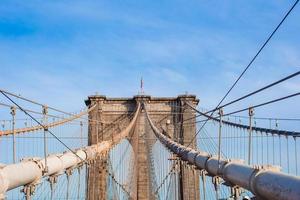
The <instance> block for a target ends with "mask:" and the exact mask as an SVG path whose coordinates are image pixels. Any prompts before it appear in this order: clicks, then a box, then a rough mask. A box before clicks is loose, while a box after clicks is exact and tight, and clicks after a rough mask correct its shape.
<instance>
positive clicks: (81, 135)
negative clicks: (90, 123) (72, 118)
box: [80, 121, 83, 147]
mask: <svg viewBox="0 0 300 200" xmlns="http://www.w3.org/2000/svg"><path fill="white" fill-rule="evenodd" d="M80 143H81V146H82V147H83V122H82V121H80Z"/></svg>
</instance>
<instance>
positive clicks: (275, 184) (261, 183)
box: [146, 111, 300, 200]
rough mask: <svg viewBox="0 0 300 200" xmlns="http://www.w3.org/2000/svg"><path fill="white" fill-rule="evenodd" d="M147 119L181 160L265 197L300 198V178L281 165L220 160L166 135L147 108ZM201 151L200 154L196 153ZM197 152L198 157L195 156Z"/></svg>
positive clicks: (210, 174) (159, 137) (292, 199)
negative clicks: (152, 118) (278, 166)
mask: <svg viewBox="0 0 300 200" xmlns="http://www.w3.org/2000/svg"><path fill="white" fill-rule="evenodd" d="M146 115H147V119H148V121H149V124H150V126H151V128H152V129H153V131H154V133H155V135H156V137H157V138H158V139H159V140H160V141H161V143H162V144H164V145H165V146H166V147H167V148H168V149H169V150H170V151H172V152H173V153H175V154H176V155H177V156H178V157H179V158H180V159H181V160H183V161H188V162H189V163H190V164H192V165H195V166H196V167H197V168H198V169H200V170H205V171H207V172H208V175H209V176H212V177H214V176H219V177H222V178H223V179H224V181H226V182H227V183H230V184H231V185H232V186H239V187H242V188H244V189H247V190H249V191H251V192H252V193H253V194H255V195H256V196H257V197H258V198H261V199H274V200H276V199H284V200H298V199H300V177H298V176H293V175H289V174H284V173H282V172H279V171H278V168H275V167H271V166H267V167H260V168H259V167H254V166H250V165H246V164H243V163H241V161H240V160H225V159H222V158H221V159H220V161H219V160H218V156H211V155H209V154H208V153H206V152H200V151H196V150H194V149H190V148H186V147H184V146H182V145H181V144H179V143H177V142H175V141H172V140H171V139H170V138H168V137H166V136H165V135H163V134H162V133H161V132H160V131H159V130H158V129H157V128H156V127H155V126H154V124H153V122H152V121H151V119H150V117H149V115H148V113H147V111H146ZM195 151H196V152H197V153H196V152H195ZM195 154H196V156H195Z"/></svg>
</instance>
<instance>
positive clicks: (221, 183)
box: [0, 72, 300, 200]
mask: <svg viewBox="0 0 300 200" xmlns="http://www.w3.org/2000/svg"><path fill="white" fill-rule="evenodd" d="M299 73H300V72H298V73H295V74H294V75H291V76H289V77H288V78H292V77H293V76H296V75H297V74H299ZM285 79H286V78H284V79H283V80H285ZM279 82H280V81H279ZM1 93H2V94H4V96H5V97H7V99H8V100H9V102H10V104H5V103H1V109H2V110H3V111H4V112H7V113H8V114H10V116H11V119H3V120H2V121H1V129H2V130H1V132H0V148H1V163H2V164H1V168H0V194H1V198H2V199H24V198H25V199H27V200H29V199H250V198H251V199H294V200H296V199H300V177H299V176H298V175H299V172H298V168H299V162H300V161H299V154H298V151H299V139H298V138H299V136H300V133H299V132H293V131H287V130H282V129H280V127H279V125H278V124H279V121H281V122H285V120H287V119H275V118H274V119H273V118H268V119H265V118H255V109H259V108H260V107H262V106H265V105H268V104H270V103H275V102H278V101H283V100H285V99H286V98H291V97H294V96H297V95H299V93H298V94H297V95H289V96H287V97H284V98H280V99H276V100H272V101H269V102H264V103H262V104H259V105H255V106H251V107H248V108H245V109H241V110H237V111H235V112H232V113H225V112H224V111H223V108H224V107H226V105H222V106H220V107H218V108H216V109H213V110H210V111H209V110H203V109H200V108H198V104H199V102H200V100H199V99H197V97H196V96H194V95H189V94H185V95H179V96H177V97H152V96H148V95H144V94H140V95H136V96H134V97H133V98H109V97H106V96H102V95H92V96H89V97H88V98H87V100H86V101H85V105H86V108H84V109H83V110H81V111H80V112H77V113H68V112H65V111H63V110H59V109H57V108H54V107H51V106H49V105H45V104H42V103H39V102H36V101H34V100H32V99H27V98H25V97H23V96H20V95H16V94H14V93H11V92H8V91H4V90H1ZM238 100H239V99H237V100H235V101H238ZM232 102H234V101H232ZM230 103H231V102H230ZM23 105H31V107H35V108H36V110H31V109H27V108H25V106H23ZM241 112H244V113H245V112H246V113H247V115H245V116H244V117H242V116H239V115H237V114H238V113H241ZM258 123H260V124H269V127H268V128H266V127H259V126H257V124H258ZM205 125H206V126H205Z"/></svg>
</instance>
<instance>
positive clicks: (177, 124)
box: [86, 95, 199, 200]
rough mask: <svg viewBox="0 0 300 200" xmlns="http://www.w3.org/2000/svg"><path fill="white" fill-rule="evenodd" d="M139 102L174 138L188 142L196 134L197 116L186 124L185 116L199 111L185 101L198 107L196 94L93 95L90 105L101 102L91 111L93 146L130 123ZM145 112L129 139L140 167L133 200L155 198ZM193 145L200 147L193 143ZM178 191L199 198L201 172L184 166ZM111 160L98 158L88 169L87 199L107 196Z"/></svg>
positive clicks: (90, 135)
mask: <svg viewBox="0 0 300 200" xmlns="http://www.w3.org/2000/svg"><path fill="white" fill-rule="evenodd" d="M138 101H143V102H145V103H146V106H147V110H148V112H149V114H150V117H151V119H152V120H153V122H154V123H155V124H156V126H157V127H158V128H159V129H161V130H162V129H163V130H164V131H166V132H167V133H168V134H169V136H170V137H171V138H173V139H174V140H175V141H178V142H179V143H181V144H184V145H187V144H189V142H190V141H191V140H192V138H193V136H194V135H195V133H196V124H195V119H193V120H190V121H189V123H187V124H183V123H182V121H184V120H185V119H188V118H191V117H194V116H195V115H196V113H195V112H194V111H193V110H192V109H190V108H189V107H188V106H183V105H184V102H189V103H190V104H192V105H194V106H196V105H197V104H198V103H199V100H198V99H196V96H194V95H180V96H178V97H151V96H147V95H139V96H134V97H133V98H107V97H106V96H102V95H94V96H89V97H88V99H87V100H86V105H87V106H89V107H90V106H93V105H95V104H96V105H97V106H96V109H94V110H93V111H92V112H91V113H90V114H89V119H90V122H89V136H88V143H89V145H91V144H95V143H97V142H101V141H103V140H108V139H113V137H114V135H115V134H117V133H119V132H120V130H122V129H123V128H124V127H126V126H127V125H128V122H129V121H130V119H131V118H130V117H131V116H132V113H133V112H134V111H135V107H136V104H137V102H138ZM146 121H147V120H146V117H145V113H144V112H141V114H140V116H139V119H138V121H137V124H136V127H135V130H134V132H133V133H132V137H131V138H130V139H129V142H130V143H131V145H132V147H133V151H134V153H135V160H136V166H138V167H137V168H136V169H137V171H136V174H135V179H136V180H134V182H133V183H132V184H135V185H134V186H133V187H132V188H134V190H135V191H134V192H133V194H132V197H133V199H138V200H144V199H153V198H154V197H153V194H152V192H151V191H152V188H151V180H150V166H149V160H148V159H149V158H148V156H147V155H148V154H147V149H146V148H147V147H146V145H145V144H146V142H148V141H147V140H146V139H145V133H146V132H147V131H149V130H148V129H149V126H147V125H146ZM191 147H196V142H193V143H192V145H191ZM180 169H181V170H180V175H179V179H178V184H177V185H178V187H179V188H178V191H179V193H180V194H179V195H178V196H179V197H180V199H184V200H185V199H199V189H198V188H199V178H198V176H197V175H195V174H193V173H192V172H190V171H187V170H185V168H184V167H182V166H181V167H180ZM107 175H108V173H107V160H106V158H101V159H98V160H97V161H96V162H95V163H93V164H92V165H91V166H90V167H89V169H88V177H89V178H88V189H87V190H88V191H87V199H91V200H98V199H99V200H100V199H101V200H102V199H106V197H107V194H106V186H107V184H106V181H107Z"/></svg>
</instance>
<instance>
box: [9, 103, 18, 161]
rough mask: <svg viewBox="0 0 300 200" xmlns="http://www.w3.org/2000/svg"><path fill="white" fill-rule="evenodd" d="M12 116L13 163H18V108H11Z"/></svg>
mask: <svg viewBox="0 0 300 200" xmlns="http://www.w3.org/2000/svg"><path fill="white" fill-rule="evenodd" d="M10 114H11V116H12V131H13V162H14V163H16V160H17V157H16V131H15V126H16V107H11V108H10Z"/></svg>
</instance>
